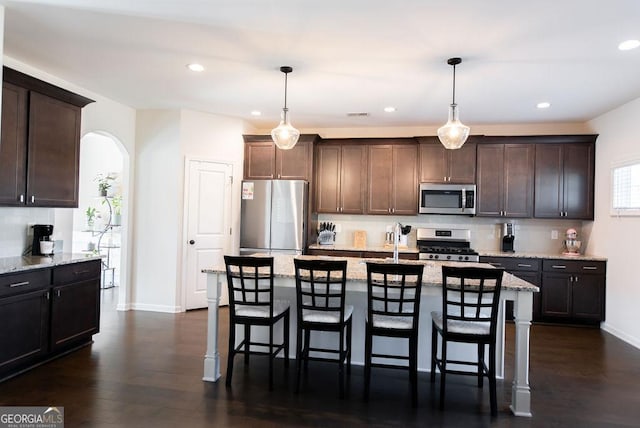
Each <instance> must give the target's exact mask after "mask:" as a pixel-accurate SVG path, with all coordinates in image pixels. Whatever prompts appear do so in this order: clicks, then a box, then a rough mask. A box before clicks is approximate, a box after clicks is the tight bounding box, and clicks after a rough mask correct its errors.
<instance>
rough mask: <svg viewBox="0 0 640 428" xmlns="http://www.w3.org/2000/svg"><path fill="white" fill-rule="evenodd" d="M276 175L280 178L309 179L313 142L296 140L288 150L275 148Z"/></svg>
mask: <svg viewBox="0 0 640 428" xmlns="http://www.w3.org/2000/svg"><path fill="white" fill-rule="evenodd" d="M275 152H276V177H275V178H278V179H282V180H306V181H311V165H312V159H313V156H312V153H313V143H312V142H311V141H298V143H297V144H296V145H295V146H294V147H293V148H292V149H290V150H280V149H278V148H276V149H275Z"/></svg>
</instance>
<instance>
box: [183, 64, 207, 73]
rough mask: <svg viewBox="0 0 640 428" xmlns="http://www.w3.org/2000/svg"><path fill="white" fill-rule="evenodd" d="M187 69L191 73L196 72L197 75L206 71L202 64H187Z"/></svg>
mask: <svg viewBox="0 0 640 428" xmlns="http://www.w3.org/2000/svg"><path fill="white" fill-rule="evenodd" d="M187 68H188V69H189V70H191V71H195V72H196V73H200V72H201V71H204V66H203V65H202V64H197V63H193V64H187Z"/></svg>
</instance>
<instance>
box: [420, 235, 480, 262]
mask: <svg viewBox="0 0 640 428" xmlns="http://www.w3.org/2000/svg"><path fill="white" fill-rule="evenodd" d="M416 242H417V244H418V252H419V255H418V258H419V259H420V260H437V261H451V262H477V261H479V260H480V256H479V255H478V253H477V252H476V251H474V250H473V249H472V248H471V231H470V230H469V229H435V228H418V229H417V231H416Z"/></svg>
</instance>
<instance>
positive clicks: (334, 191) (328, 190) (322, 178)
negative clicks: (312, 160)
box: [316, 144, 341, 213]
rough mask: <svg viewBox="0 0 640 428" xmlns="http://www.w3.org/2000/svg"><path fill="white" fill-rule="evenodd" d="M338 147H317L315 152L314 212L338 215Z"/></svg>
mask: <svg viewBox="0 0 640 428" xmlns="http://www.w3.org/2000/svg"><path fill="white" fill-rule="evenodd" d="M340 161H341V148H340V146H339V145H322V144H320V145H318V148H317V150H316V211H317V212H319V213H338V212H340V211H339V209H340V207H341V205H340V204H341V201H340Z"/></svg>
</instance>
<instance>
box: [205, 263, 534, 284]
mask: <svg viewBox="0 0 640 428" xmlns="http://www.w3.org/2000/svg"><path fill="white" fill-rule="evenodd" d="M255 256H257V257H263V256H264V257H269V256H267V255H261V254H256V255H255ZM294 258H301V259H310V260H315V259H320V260H332V259H339V260H347V280H349V281H356V282H366V281H367V265H366V262H368V261H371V262H377V263H384V259H359V258H354V257H335V258H334V257H331V256H292V255H279V254H278V255H274V256H273V270H274V276H275V277H278V278H295V274H294V267H293V259H294ZM400 263H403V264H423V265H424V266H425V268H424V272H423V276H422V283H423V285H425V286H430V287H442V270H441V269H440V267H441V266H460V267H473V266H478V267H492V266H491V265H489V264H486V263H471V262H432V261H428V260H400ZM202 272H204V273H225V272H226V269H225V268H224V267H212V268H206V269H203V270H202ZM502 288H503V289H505V290H514V291H533V292H538V291H540V289H539V288H538V287H536V286H535V285H533V284H531V283H529V282H527V281H525V280H522V279H520V278H518V277H517V276H514V275H511V274H510V273H507V272H505V275H504V277H503V279H502ZM364 289H365V290H366V287H365V288H364Z"/></svg>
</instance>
